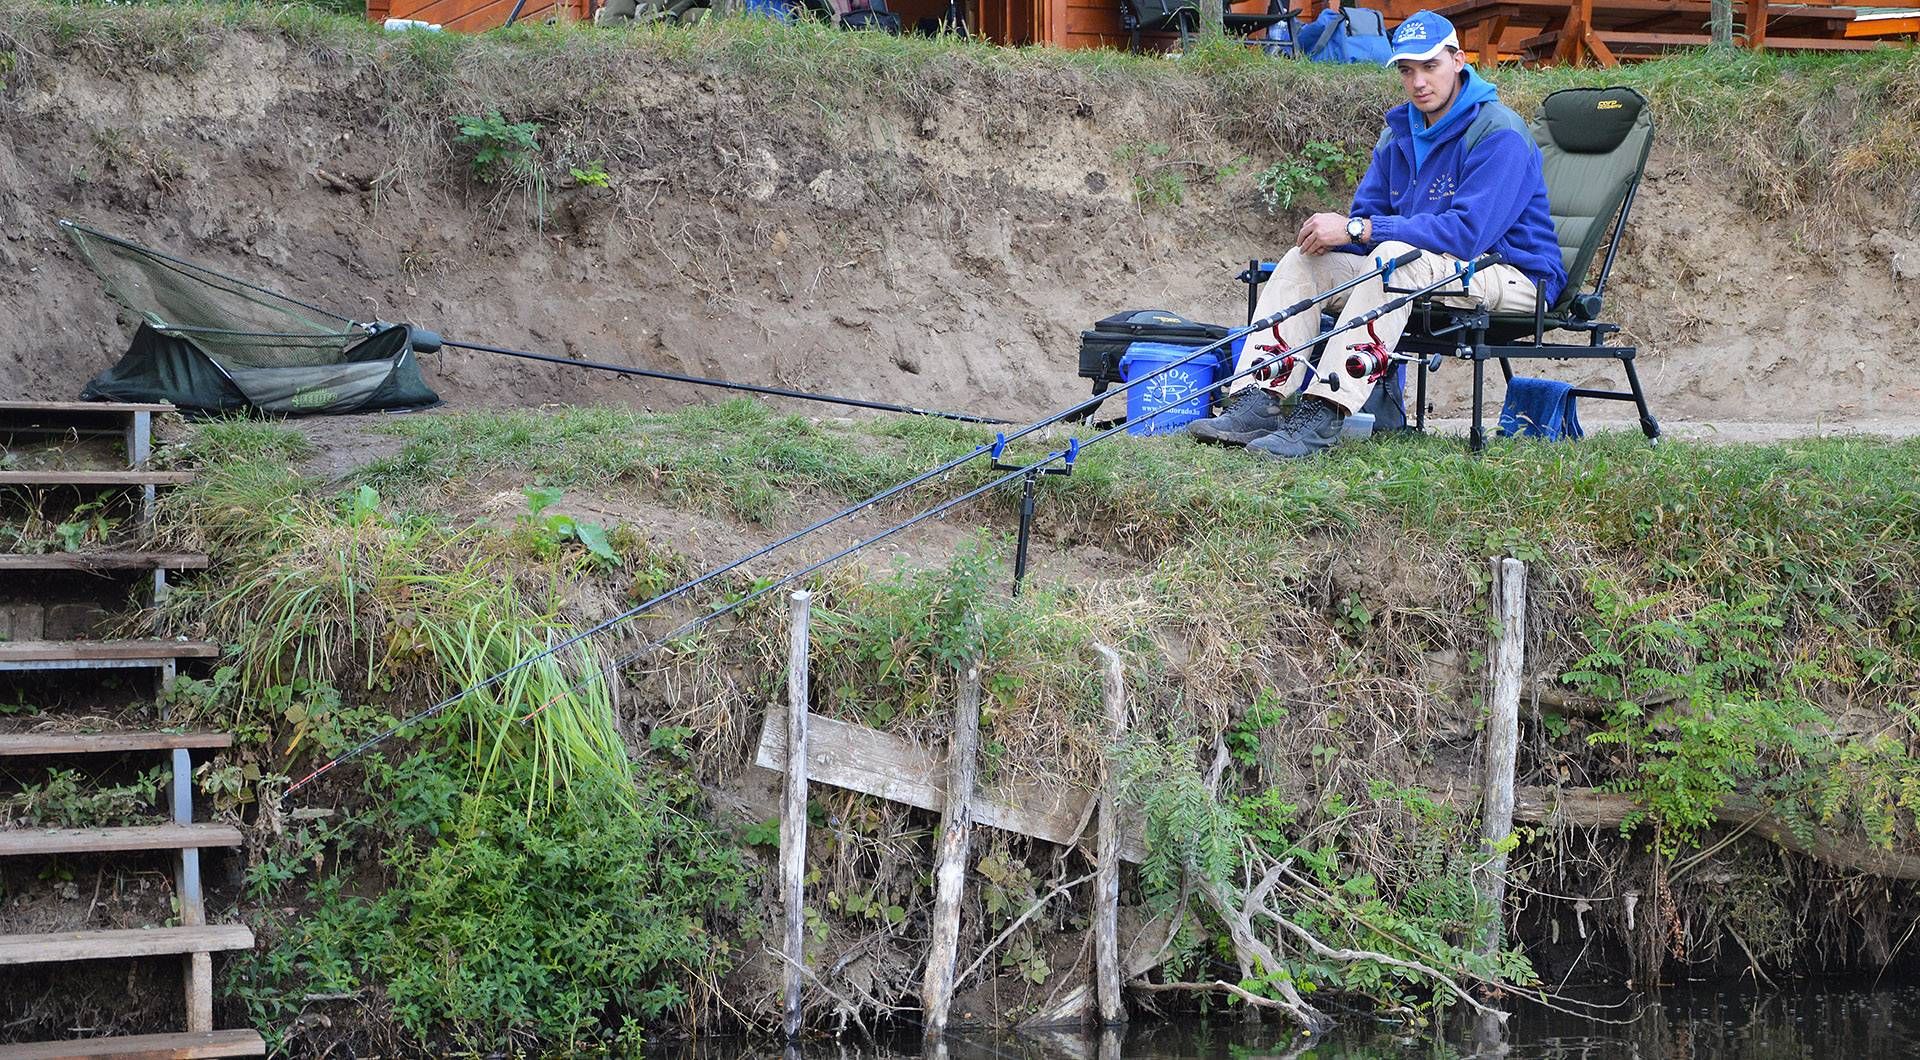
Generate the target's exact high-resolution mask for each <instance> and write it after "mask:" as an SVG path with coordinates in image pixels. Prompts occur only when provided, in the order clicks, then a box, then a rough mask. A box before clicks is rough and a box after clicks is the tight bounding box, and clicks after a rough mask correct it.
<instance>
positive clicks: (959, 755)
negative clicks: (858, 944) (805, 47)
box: [920, 662, 980, 1042]
mask: <svg viewBox="0 0 1920 1060" xmlns="http://www.w3.org/2000/svg"><path fill="white" fill-rule="evenodd" d="M979 750H980V664H979V663H978V662H974V663H971V664H969V665H968V666H967V673H966V677H965V678H964V679H963V680H962V682H961V686H960V701H959V703H958V704H957V705H956V706H955V708H954V712H953V736H952V737H951V739H950V741H949V742H948V744H947V790H946V796H947V798H946V803H947V805H946V809H945V810H944V811H943V812H942V814H941V820H940V842H939V854H938V856H937V857H936V858H935V860H934V869H933V880H934V888H935V894H934V904H933V924H932V927H931V930H930V932H929V936H930V937H929V939H928V942H927V973H926V977H925V979H924V980H923V981H922V983H921V988H920V1011H921V1013H922V1017H921V1029H922V1032H923V1036H924V1039H925V1040H926V1041H929V1042H932V1041H935V1040H937V1039H938V1038H939V1037H940V1036H941V1035H942V1034H945V1033H946V1030H947V1012H948V1010H949V1008H950V1007H951V1006H952V1004H953V973H954V967H955V965H957V964H958V963H959V959H960V902H961V899H962V898H964V897H965V896H966V892H967V851H968V849H969V848H970V847H971V845H972V839H973V787H974V780H975V778H976V777H977V776H978V773H979V766H980V760H979Z"/></svg>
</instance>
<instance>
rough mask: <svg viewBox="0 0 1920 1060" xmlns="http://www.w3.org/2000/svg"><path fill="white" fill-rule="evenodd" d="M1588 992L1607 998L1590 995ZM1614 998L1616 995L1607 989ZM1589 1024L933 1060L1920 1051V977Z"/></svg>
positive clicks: (1691, 990)
mask: <svg viewBox="0 0 1920 1060" xmlns="http://www.w3.org/2000/svg"><path fill="white" fill-rule="evenodd" d="M1588 1000H1590V1001H1601V1000H1605V999H1603V998H1601V997H1599V996H1597V995H1595V996H1589V998H1588ZM1613 1000H1616V1001H1619V1000H1621V999H1620V998H1618V997H1616V998H1614V999H1613ZM1622 1005H1623V1007H1619V1008H1614V1009H1609V1010H1606V1011H1605V1012H1604V1015H1605V1016H1606V1017H1607V1018H1609V1019H1613V1020H1616V1021H1627V1022H1624V1023H1619V1022H1616V1023H1598V1022H1594V1021H1590V1020H1585V1019H1579V1018H1576V1017H1573V1016H1570V1015H1566V1014H1564V1013H1559V1012H1553V1011H1549V1010H1546V1009H1542V1008H1537V1007H1525V1008H1521V1009H1519V1010H1518V1011H1516V1012H1514V1014H1513V1015H1512V1016H1511V1018H1509V1020H1508V1021H1507V1026H1506V1028H1505V1030H1504V1032H1502V1033H1501V1034H1500V1035H1499V1036H1498V1039H1497V1040H1494V1039H1492V1038H1490V1037H1489V1036H1488V1035H1487V1034H1486V1033H1485V1032H1484V1031H1482V1030H1481V1029H1479V1028H1477V1027H1476V1026H1475V1021H1474V1020H1472V1019H1471V1018H1468V1017H1466V1016H1460V1017H1459V1018H1454V1019H1449V1020H1447V1021H1445V1023H1444V1024H1443V1025H1442V1026H1441V1027H1439V1028H1437V1029H1436V1028H1414V1027H1408V1026H1405V1025H1393V1024H1385V1023H1379V1022H1376V1021H1372V1020H1363V1019H1359V1018H1356V1017H1348V1018H1347V1019H1345V1020H1343V1021H1342V1023H1341V1025H1340V1026H1339V1027H1337V1028H1335V1029H1334V1030H1333V1031H1332V1032H1331V1033H1330V1034H1328V1035H1326V1036H1325V1037H1323V1038H1317V1039H1307V1038H1304V1037H1302V1036H1301V1035H1299V1034H1298V1033H1297V1032H1294V1031H1292V1030H1291V1029H1289V1028H1286V1027H1282V1026H1279V1025H1277V1024H1270V1023H1255V1024H1247V1023H1240V1022H1237V1021H1233V1020H1222V1019H1219V1018H1215V1019H1212V1020H1204V1021H1194V1020H1186V1021H1156V1022H1139V1023H1135V1024H1134V1025H1133V1026H1132V1027H1131V1028H1129V1029H1128V1031H1127V1032H1126V1034H1125V1035H1123V1036H1121V1035H1115V1036H1110V1037H1108V1038H1107V1039H1106V1040H1104V1041H1102V1040H1101V1039H1100V1038H1099V1037H1097V1036H1095V1037H1082V1036H1080V1035H1075V1034H1008V1035H998V1036H992V1037H980V1036H968V1035H955V1036H952V1038H951V1040H950V1042H949V1044H948V1045H947V1047H946V1048H945V1049H943V1050H941V1051H940V1053H941V1055H940V1056H939V1057H937V1058H934V1057H932V1056H931V1055H930V1054H929V1058H928V1060H1122V1058H1124V1060H1388V1058H1397V1057H1412V1058H1420V1060H1466V1058H1470V1057H1471V1058H1486V1060H1494V1058H1501V1060H1882V1058H1886V1060H1897V1058H1907V1057H1913V1058H1920V986H1916V985H1912V984H1909V983H1906V982H1901V983H1898V984H1889V983H1885V982H1882V983H1880V984H1864V985H1860V986H1857V987H1834V986H1832V985H1819V986H1815V985H1804V986H1796V985H1794V984H1792V983H1788V984H1783V986H1782V988H1781V989H1778V990H1773V989H1766V990H1761V991H1758V992H1756V991H1753V990H1740V989H1731V988H1728V987H1724V986H1713V987H1702V986H1696V987H1683V988H1678V989H1668V990H1666V991H1663V992H1662V993H1661V994H1660V995H1658V996H1657V997H1654V996H1635V997H1631V998H1627V999H1625V1000H1624V1001H1623V1002H1622ZM649 1053H650V1054H651V1056H653V1057H655V1058H662V1057H663V1054H674V1060H748V1058H752V1060H763V1058H771V1057H778V1056H779V1050H778V1049H774V1050H771V1051H769V1050H766V1049H764V1048H756V1047H753V1046H749V1045H745V1044H741V1043H725V1042H720V1041H715V1040H712V1039H709V1040H707V1041H705V1042H702V1043H700V1044H699V1045H698V1046H694V1047H688V1048H684V1049H681V1050H676V1049H674V1048H672V1047H662V1048H658V1049H650V1050H649ZM802 1055H803V1056H804V1057H805V1060H896V1058H905V1057H915V1056H921V1055H922V1054H921V1053H920V1051H919V1049H918V1047H917V1042H916V1041H915V1040H913V1039H906V1040H902V1041H899V1042H897V1043H892V1044H883V1045H880V1046H877V1047H876V1046H867V1045H861V1046H856V1045H854V1044H852V1042H851V1041H847V1042H843V1043H809V1044H808V1045H807V1047H806V1048H805V1049H804V1050H802Z"/></svg>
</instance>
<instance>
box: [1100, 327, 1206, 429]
mask: <svg viewBox="0 0 1920 1060" xmlns="http://www.w3.org/2000/svg"><path fill="white" fill-rule="evenodd" d="M1192 354H1193V348H1192V347H1190V346H1170V345H1167V344H1166V343H1162V342H1136V343H1134V344H1133V345H1131V346H1128V347H1127V352H1126V355H1125V356H1123V357H1121V358H1120V376H1121V378H1122V379H1123V380H1125V381H1126V382H1129V383H1131V382H1133V381H1134V380H1135V379H1140V378H1143V377H1145V376H1148V375H1152V374H1153V373H1154V372H1156V371H1158V370H1159V369H1161V368H1165V367H1166V366H1167V365H1170V364H1172V363H1174V362H1175V361H1179V360H1182V359H1184V358H1186V357H1189V356H1192ZM1218 371H1219V362H1218V361H1217V360H1216V359H1215V358H1214V356H1213V355H1212V354H1206V355H1204V356H1201V357H1199V358H1196V359H1194V360H1193V361H1190V362H1188V363H1187V364H1183V365H1181V366H1180V367H1178V368H1175V369H1173V370H1172V371H1169V372H1166V373H1163V374H1161V375H1158V376H1154V378H1153V379H1150V380H1148V381H1147V382H1145V383H1143V384H1141V385H1140V386H1137V387H1134V388H1133V389H1132V390H1129V391H1127V419H1129V420H1136V419H1139V420H1140V422H1139V423H1136V424H1134V425H1133V426H1131V427H1128V428H1127V433H1128V434H1165V433H1167V432H1168V431H1177V430H1179V429H1180V428H1182V427H1184V426H1186V425H1187V424H1189V423H1191V422H1193V421H1194V420H1197V419H1202V418H1204V417H1205V416H1206V415H1207V414H1208V412H1209V411H1210V406H1211V403H1212V400H1213V391H1211V390H1209V389H1207V388H1208V387H1210V386H1212V385H1213V383H1214V380H1215V379H1217V378H1219V377H1218V376H1217V375H1216V374H1215V373H1216V372H1218ZM1149 413H1152V414H1153V416H1152V418H1150V419H1140V417H1142V416H1146V415H1147V414H1149Z"/></svg>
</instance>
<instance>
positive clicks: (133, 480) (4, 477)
mask: <svg viewBox="0 0 1920 1060" xmlns="http://www.w3.org/2000/svg"><path fill="white" fill-rule="evenodd" d="M192 481H193V472H191V471H67V470H59V469H55V470H49V471H0V486H166V485H177V484H179V483H182V482H192Z"/></svg>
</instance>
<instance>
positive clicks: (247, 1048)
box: [0, 1031, 267, 1060]
mask: <svg viewBox="0 0 1920 1060" xmlns="http://www.w3.org/2000/svg"><path fill="white" fill-rule="evenodd" d="M266 1052H267V1043H266V1042H265V1041H264V1040H262V1039H261V1037H260V1034H259V1032H258V1031H208V1032H206V1033H204V1034H136V1035H132V1036H130V1037H126V1038H88V1039H82V1040H80V1041H77V1042H22V1043H20V1044H17V1045H0V1060H79V1058H91V1057H118V1058H120V1060H190V1058H193V1057H203V1056H264V1055H266Z"/></svg>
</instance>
